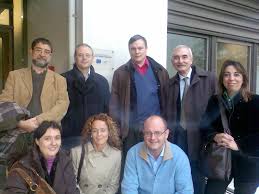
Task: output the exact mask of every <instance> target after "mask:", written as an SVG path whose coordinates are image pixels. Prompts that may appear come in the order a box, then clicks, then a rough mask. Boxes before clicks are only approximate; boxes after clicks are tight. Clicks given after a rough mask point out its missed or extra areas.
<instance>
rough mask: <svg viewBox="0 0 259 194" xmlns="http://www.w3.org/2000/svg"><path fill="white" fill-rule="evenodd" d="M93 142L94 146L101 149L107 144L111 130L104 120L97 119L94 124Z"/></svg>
mask: <svg viewBox="0 0 259 194" xmlns="http://www.w3.org/2000/svg"><path fill="white" fill-rule="evenodd" d="M91 135H92V143H93V145H94V147H95V148H96V149H97V150H98V151H101V150H102V149H103V148H104V147H105V145H106V144H107V141H108V137H109V130H108V126H107V125H106V123H105V122H104V121H101V120H95V121H94V122H93V124H92V131H91Z"/></svg>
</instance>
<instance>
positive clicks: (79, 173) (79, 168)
mask: <svg viewBox="0 0 259 194" xmlns="http://www.w3.org/2000/svg"><path fill="white" fill-rule="evenodd" d="M85 145H86V146H87V144H84V143H82V151H81V156H80V161H79V166H78V170H77V177H76V182H77V184H79V182H80V176H81V170H82V166H83V163H84V159H85Z"/></svg>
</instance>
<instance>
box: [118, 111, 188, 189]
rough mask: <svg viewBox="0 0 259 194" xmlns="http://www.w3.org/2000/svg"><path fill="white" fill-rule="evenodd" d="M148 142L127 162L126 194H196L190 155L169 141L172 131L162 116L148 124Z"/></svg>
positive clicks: (132, 152) (134, 149) (131, 153)
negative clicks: (170, 131) (188, 156)
mask: <svg viewBox="0 0 259 194" xmlns="http://www.w3.org/2000/svg"><path fill="white" fill-rule="evenodd" d="M143 134H144V142H141V143H138V144H137V145H135V146H133V147H132V148H131V149H130V150H129V152H128V154H127V158H126V164H125V169H124V175H123V180H122V183H121V190H122V194H142V193H145V194H151V193H159V194H168V193H174V194H193V183H192V176H191V169H190V163H189V160H188V158H187V156H186V154H185V153H184V152H183V151H182V150H181V149H180V148H179V147H178V146H176V145H174V144H171V143H169V142H168V141H167V137H168V134H169V130H168V129H167V123H166V121H165V120H164V119H163V118H162V117H160V116H150V117H149V118H147V119H146V120H145V122H144V129H143Z"/></svg>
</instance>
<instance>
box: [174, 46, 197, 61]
mask: <svg viewBox="0 0 259 194" xmlns="http://www.w3.org/2000/svg"><path fill="white" fill-rule="evenodd" d="M180 48H186V49H187V50H188V51H189V53H190V56H191V58H193V55H192V49H191V48H190V47H189V46H187V45H184V44H181V45H178V46H176V47H175V48H174V49H173V54H174V51H175V50H178V49H180Z"/></svg>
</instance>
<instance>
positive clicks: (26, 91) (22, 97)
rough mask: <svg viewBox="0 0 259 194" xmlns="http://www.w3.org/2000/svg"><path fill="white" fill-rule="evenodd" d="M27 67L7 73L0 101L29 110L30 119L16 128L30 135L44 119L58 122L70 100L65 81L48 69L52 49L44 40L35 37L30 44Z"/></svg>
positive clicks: (49, 43)
mask: <svg viewBox="0 0 259 194" xmlns="http://www.w3.org/2000/svg"><path fill="white" fill-rule="evenodd" d="M30 53H31V58H32V64H31V66H30V67H26V68H22V69H18V70H15V71H11V72H9V75H8V78H7V80H6V83H5V88H4V90H3V91H2V94H0V101H2V102H16V103H17V104H18V105H19V106H21V107H25V108H27V109H28V110H29V111H30V118H29V119H26V120H21V121H19V122H18V125H17V127H19V128H20V129H22V130H24V131H26V132H33V131H34V130H35V129H36V128H38V126H39V125H40V124H41V123H42V122H43V121H45V120H47V121H50V120H51V121H56V122H60V121H61V119H62V118H63V116H64V115H65V114H66V112H67V108H68V104H69V98H68V93H67V84H66V80H65V78H63V77H62V76H61V75H59V74H58V73H55V72H53V71H51V70H48V65H49V63H50V60H51V57H52V53H53V48H52V44H51V42H50V41H49V40H48V39H46V38H36V39H34V40H33V42H32V44H31V49H30Z"/></svg>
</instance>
